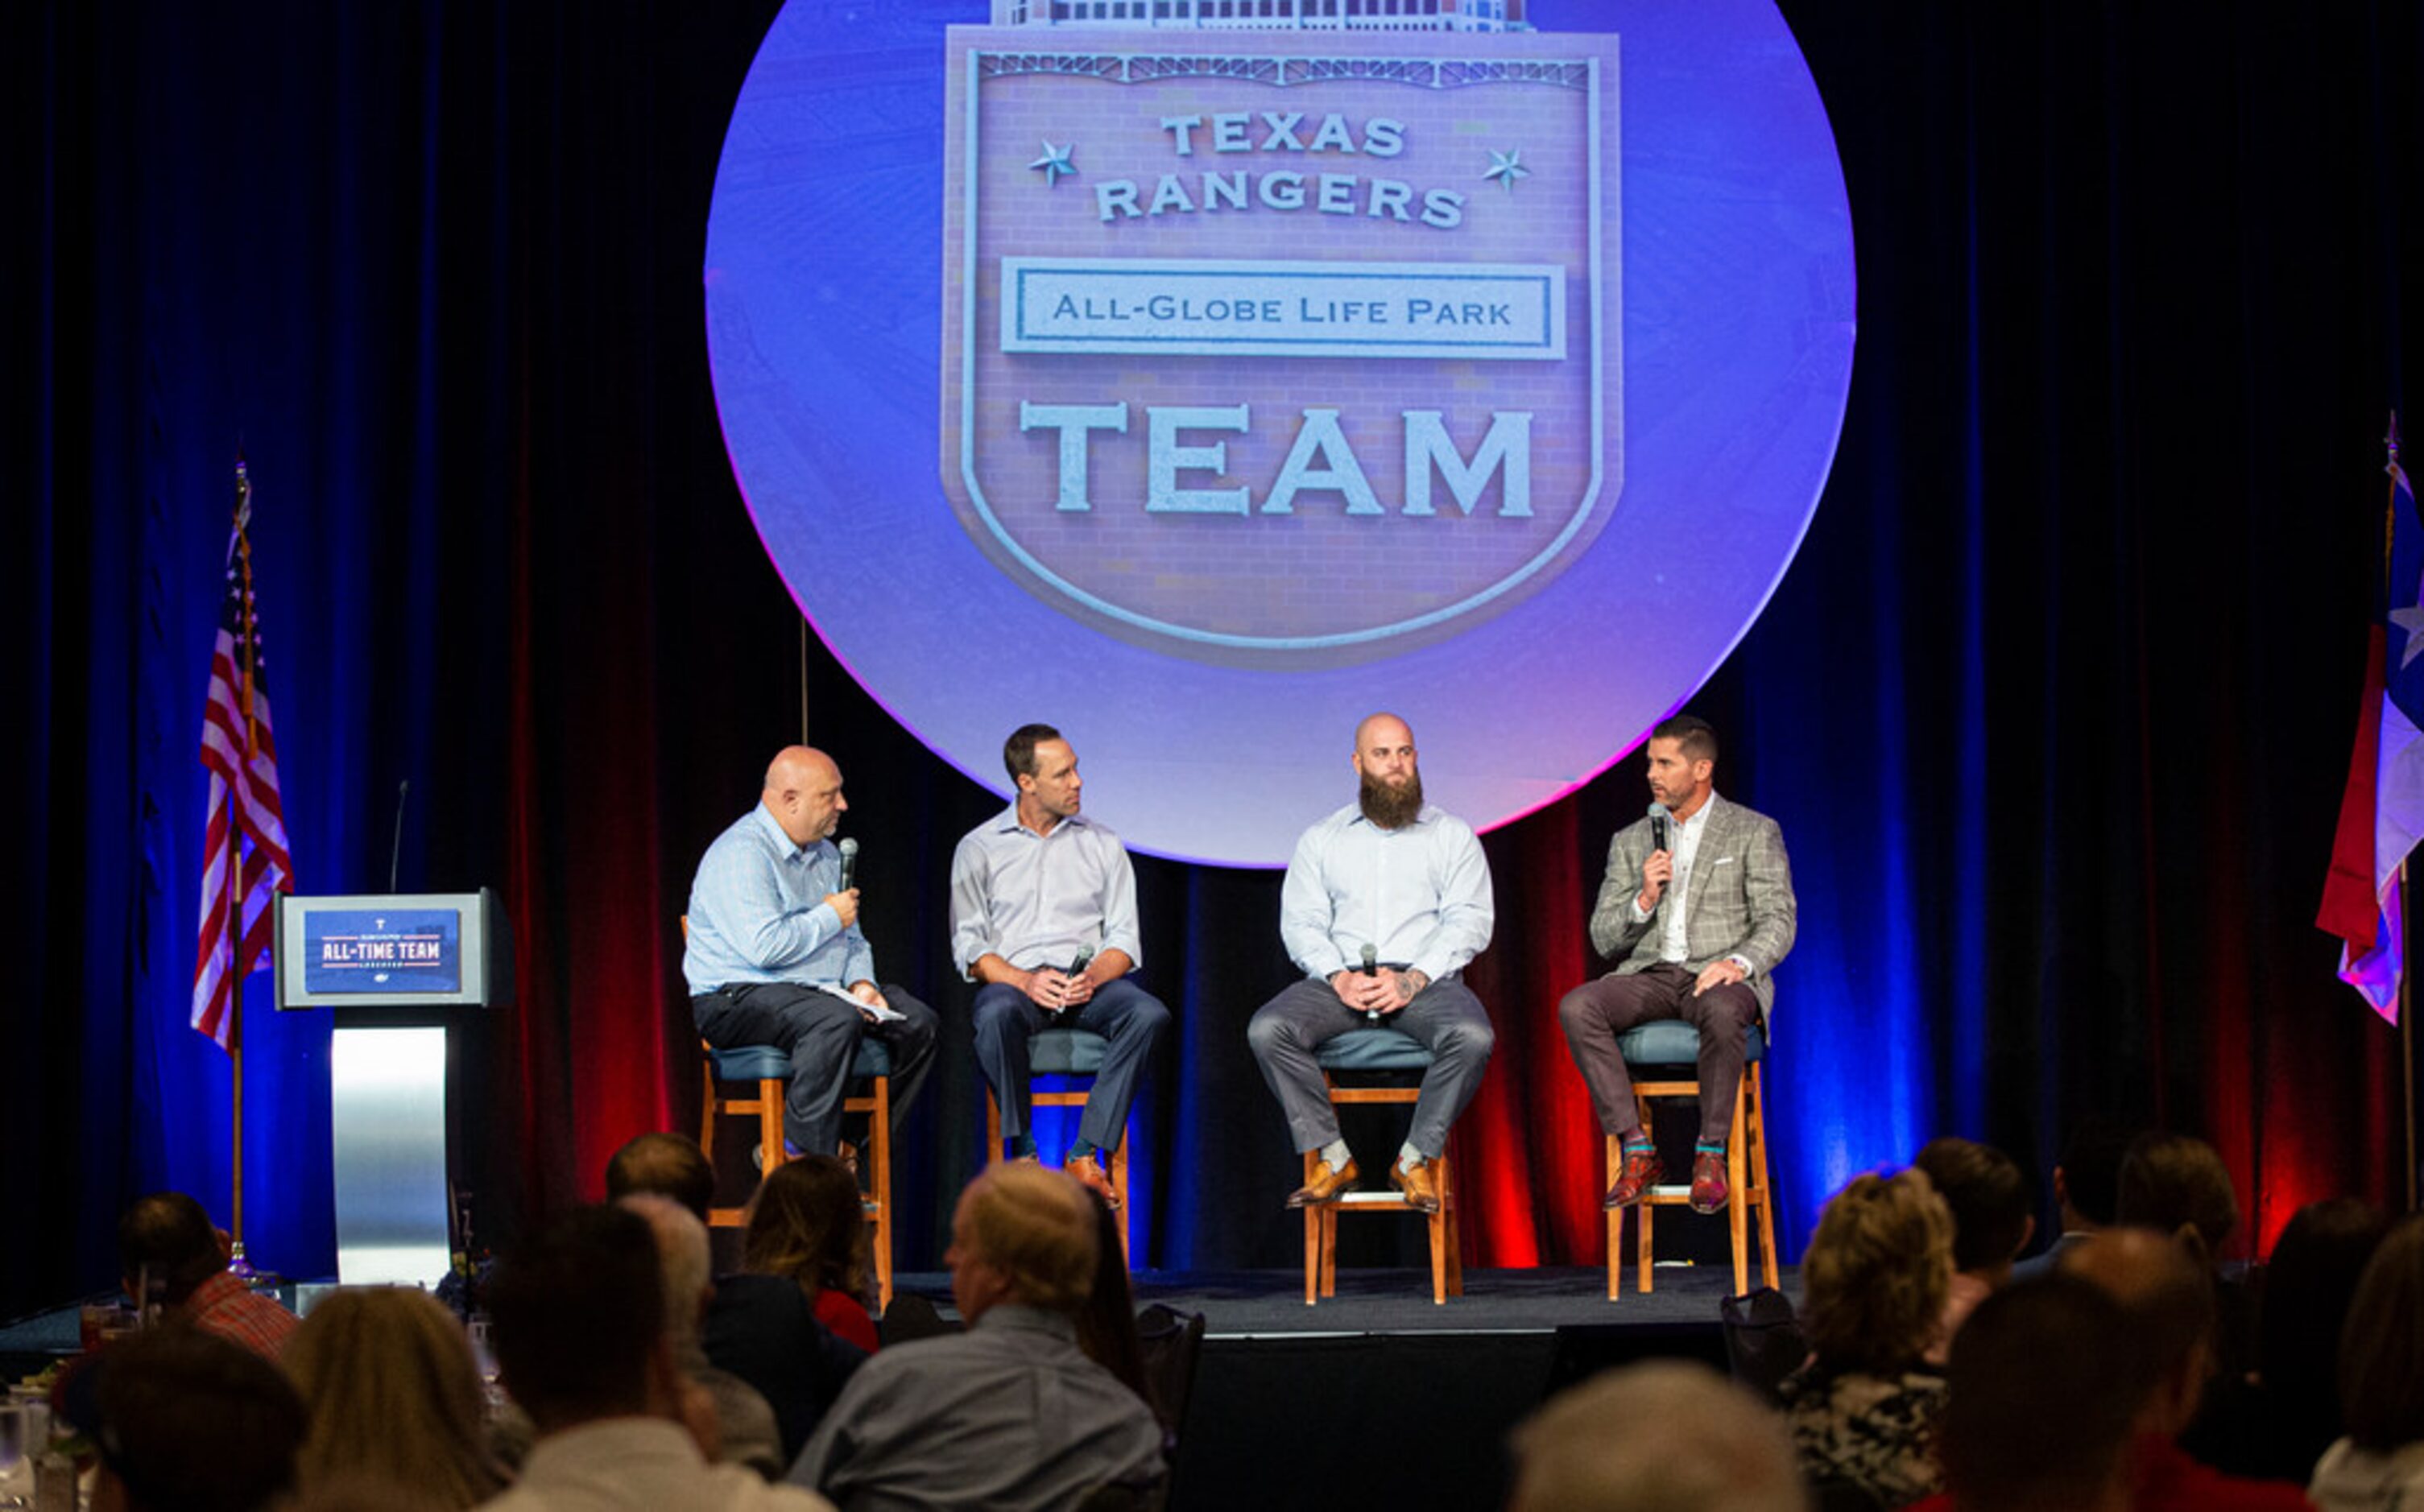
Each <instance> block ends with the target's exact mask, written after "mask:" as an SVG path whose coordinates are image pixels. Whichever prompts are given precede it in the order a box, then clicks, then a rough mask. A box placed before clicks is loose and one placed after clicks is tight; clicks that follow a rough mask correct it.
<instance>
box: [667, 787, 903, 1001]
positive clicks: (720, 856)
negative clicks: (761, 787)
mask: <svg viewBox="0 0 2424 1512" xmlns="http://www.w3.org/2000/svg"><path fill="white" fill-rule="evenodd" d="M840 881H841V853H840V852H839V851H836V850H835V849H834V848H833V842H831V841H830V840H819V841H818V842H817V843H816V844H814V845H811V846H809V847H807V848H806V849H805V850H803V849H801V848H800V847H798V846H795V845H793V844H792V843H791V837H790V836H788V835H785V834H784V833H783V826H782V825H780V824H778V823H776V822H775V820H774V816H773V815H772V814H770V813H768V812H767V811H766V805H765V804H758V806H757V807H756V808H753V809H751V810H750V811H749V812H748V813H746V814H744V815H742V817H741V818H740V819H739V820H736V821H735V822H734V823H733V825H732V827H731V828H730V829H728V830H726V831H725V832H724V833H723V834H722V835H719V836H716V837H715V843H714V844H713V845H710V846H709V847H708V848H707V854H706V855H704V856H702V857H700V858H699V863H698V875H697V876H696V877H695V878H694V879H693V880H692V882H691V884H690V943H689V945H688V946H687V947H685V948H684V949H683V951H682V978H683V979H684V980H686V981H688V982H689V983H690V990H691V992H692V994H693V995H697V994H700V993H711V992H713V991H715V990H716V989H717V988H719V987H724V986H727V985H729V984H731V983H734V982H744V981H796V982H803V983H806V984H808V985H810V986H820V987H823V986H839V987H847V986H849V985H850V984H851V983H853V982H858V981H873V980H874V979H875V952H874V951H872V950H870V949H869V948H868V946H867V937H866V936H865V935H863V934H861V933H859V931H858V927H857V926H856V925H853V926H851V927H850V928H849V929H846V930H845V929H843V928H842V927H841V918H840V915H837V914H836V913H834V911H833V910H832V909H830V908H828V907H826V906H825V900H824V899H825V895H826V894H827V893H830V892H833V891H835V890H836V884H837V883H839V882H840Z"/></svg>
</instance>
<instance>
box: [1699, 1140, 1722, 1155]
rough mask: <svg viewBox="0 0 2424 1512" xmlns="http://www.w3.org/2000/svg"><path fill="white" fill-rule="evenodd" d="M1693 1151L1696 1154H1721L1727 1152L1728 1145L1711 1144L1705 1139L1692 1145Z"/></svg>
mask: <svg viewBox="0 0 2424 1512" xmlns="http://www.w3.org/2000/svg"><path fill="white" fill-rule="evenodd" d="M1692 1153H1693V1154H1696V1155H1721V1154H1725V1153H1726V1147H1725V1146H1724V1145H1722V1144H1711V1143H1710V1142H1709V1141H1708V1140H1706V1139H1703V1140H1701V1141H1700V1142H1699V1143H1698V1144H1696V1145H1694V1146H1692Z"/></svg>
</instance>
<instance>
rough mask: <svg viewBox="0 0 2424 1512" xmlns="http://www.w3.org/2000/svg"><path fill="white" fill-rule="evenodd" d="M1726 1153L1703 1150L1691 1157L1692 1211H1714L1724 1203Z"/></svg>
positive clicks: (1725, 1194)
mask: <svg viewBox="0 0 2424 1512" xmlns="http://www.w3.org/2000/svg"><path fill="white" fill-rule="evenodd" d="M1729 1195H1730V1193H1728V1191H1727V1190H1726V1153H1725V1152H1724V1151H1722V1150H1703V1151H1701V1152H1699V1153H1698V1154H1695V1155H1694V1156H1693V1157H1692V1211H1693V1212H1695V1213H1714V1212H1716V1211H1717V1210H1718V1209H1719V1208H1722V1207H1724V1206H1725V1205H1726V1198H1727V1197H1728V1196H1729Z"/></svg>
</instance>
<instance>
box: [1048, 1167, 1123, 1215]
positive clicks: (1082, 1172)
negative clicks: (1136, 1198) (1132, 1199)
mask: <svg viewBox="0 0 2424 1512" xmlns="http://www.w3.org/2000/svg"><path fill="white" fill-rule="evenodd" d="M1061 1170H1066V1171H1067V1172H1068V1173H1069V1174H1070V1175H1072V1176H1075V1177H1076V1178H1077V1185H1078V1186H1083V1187H1085V1188H1086V1189H1087V1190H1088V1191H1091V1192H1092V1193H1093V1194H1094V1195H1095V1196H1096V1197H1099V1198H1101V1199H1102V1200H1103V1205H1104V1206H1105V1207H1108V1208H1109V1209H1110V1210H1111V1211H1112V1212H1114V1213H1116V1212H1118V1211H1119V1210H1120V1194H1119V1193H1118V1192H1117V1191H1115V1190H1113V1189H1112V1186H1111V1174H1110V1172H1109V1171H1107V1170H1104V1169H1103V1167H1102V1163H1101V1162H1100V1161H1098V1160H1096V1159H1095V1158H1094V1157H1093V1156H1092V1155H1076V1156H1073V1157H1071V1159H1070V1161H1069V1163H1068V1164H1067V1165H1065V1166H1063V1167H1061Z"/></svg>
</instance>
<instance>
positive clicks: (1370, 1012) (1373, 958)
mask: <svg viewBox="0 0 2424 1512" xmlns="http://www.w3.org/2000/svg"><path fill="white" fill-rule="evenodd" d="M1379 974H1380V949H1379V947H1378V946H1371V945H1367V946H1365V947H1363V975H1365V976H1366V977H1377V976H1379ZM1363 1022H1365V1023H1366V1024H1378V1023H1379V1022H1380V1011H1379V1009H1376V1008H1375V1009H1366V1010H1364V1011H1363Z"/></svg>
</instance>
